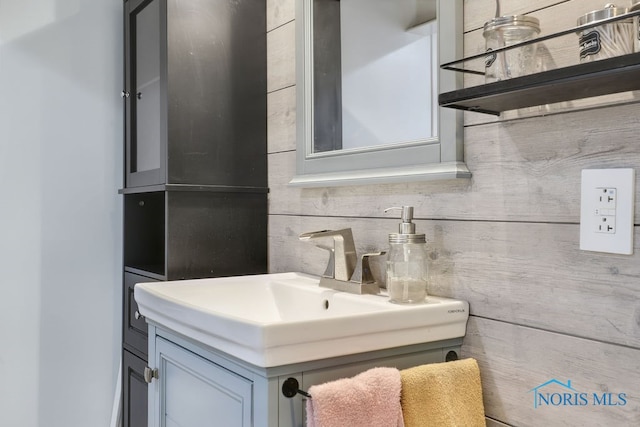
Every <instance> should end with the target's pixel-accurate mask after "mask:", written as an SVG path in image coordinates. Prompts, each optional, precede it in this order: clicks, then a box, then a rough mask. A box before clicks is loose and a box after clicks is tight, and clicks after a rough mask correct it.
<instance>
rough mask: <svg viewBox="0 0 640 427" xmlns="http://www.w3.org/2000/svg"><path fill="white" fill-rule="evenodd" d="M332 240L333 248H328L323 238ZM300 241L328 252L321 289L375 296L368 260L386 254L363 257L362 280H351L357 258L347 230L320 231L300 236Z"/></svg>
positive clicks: (378, 287) (375, 286)
mask: <svg viewBox="0 0 640 427" xmlns="http://www.w3.org/2000/svg"><path fill="white" fill-rule="evenodd" d="M325 237H331V238H332V239H333V244H332V245H327V244H326V243H323V242H322V241H318V242H316V240H323V239H322V238H325ZM299 238H300V240H303V241H307V240H308V241H312V240H313V243H314V244H315V245H316V246H317V247H319V248H321V249H325V250H327V251H329V263H328V264H327V268H326V270H325V272H324V274H323V275H322V277H321V278H320V286H322V287H325V288H330V289H335V290H338V291H343V292H350V293H354V294H377V293H379V292H380V286H379V285H378V283H377V282H376V280H375V278H374V277H373V274H372V272H371V268H370V265H369V258H370V257H373V256H380V255H384V254H385V253H386V252H376V253H369V254H364V255H362V278H361V280H360V281H356V280H353V279H354V273H355V271H356V263H357V255H356V245H355V243H354V241H353V233H352V232H351V229H350V228H345V229H342V230H320V231H311V232H309V233H302V234H301V235H300V236H299Z"/></svg>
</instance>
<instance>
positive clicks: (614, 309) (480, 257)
mask: <svg viewBox="0 0 640 427" xmlns="http://www.w3.org/2000/svg"><path fill="white" fill-rule="evenodd" d="M267 5H268V8H269V18H268V22H267V26H268V28H267V30H268V40H269V42H268V49H269V83H268V87H269V95H268V112H269V121H268V136H269V138H268V141H269V186H270V189H271V193H270V195H269V198H270V204H269V228H270V231H269V249H270V270H271V271H272V272H282V271H303V272H307V273H312V274H321V273H322V272H323V270H324V267H325V265H324V264H325V262H326V255H325V254H324V253H323V252H324V251H322V250H319V249H316V248H314V247H313V246H311V245H309V244H307V243H302V242H299V241H298V239H297V235H298V234H300V233H302V232H304V231H311V230H316V229H326V228H342V227H352V228H353V231H354V237H355V239H356V244H357V249H358V252H359V253H363V252H364V251H371V250H375V249H382V248H386V246H387V234H388V233H389V232H393V231H394V230H395V228H396V223H397V220H396V219H393V218H390V217H389V216H387V215H385V214H383V212H382V211H383V209H384V208H387V207H390V206H400V205H412V206H415V211H416V216H417V218H419V220H418V221H417V224H418V225H417V226H418V229H419V230H422V231H423V232H425V233H426V234H427V239H428V243H429V248H430V249H429V250H430V258H431V261H432V262H431V265H430V269H431V273H430V279H431V283H430V288H429V292H430V293H431V294H433V295H440V296H449V297H455V298H460V299H465V300H467V301H469V303H470V306H471V317H470V320H469V324H468V330H467V336H466V338H465V340H464V346H463V352H464V356H467V357H474V358H476V359H477V360H478V362H479V365H480V370H481V375H482V381H483V391H484V400H485V410H486V415H487V420H488V423H489V424H490V425H516V426H542V425H545V426H546V425H549V426H555V425H567V426H569V425H571V426H573V425H575V426H600V425H617V426H636V425H640V228H639V227H638V224H640V221H639V219H640V194H636V205H635V206H636V216H635V224H636V227H635V229H636V230H635V234H636V235H635V254H634V255H632V256H618V255H611V254H599V253H591V252H584V251H580V250H579V222H580V218H579V215H580V208H579V205H580V172H581V170H582V169H588V168H617V167H632V168H636V169H637V170H638V172H640V141H639V140H638V135H639V134H640V113H639V111H640V110H639V109H638V104H637V103H636V102H635V99H636V96H637V94H634V93H630V94H624V95H621V96H616V97H613V98H612V97H608V98H606V99H603V100H597V101H596V102H595V104H594V101H592V100H589V101H579V102H576V103H572V104H571V105H556V106H551V107H549V108H548V110H546V111H545V114H546V115H544V116H542V115H540V114H539V113H538V114H531V112H522V111H520V112H510V113H508V114H505V115H504V116H503V117H501V118H499V119H495V118H493V117H490V116H486V115H481V114H473V113H470V114H467V115H466V116H465V161H466V163H467V165H468V166H469V169H470V170H471V171H472V173H473V177H472V178H471V179H470V180H452V181H441V182H424V183H411V184H394V185H377V186H352V187H337V188H316V189H299V188H292V187H288V186H287V183H288V181H289V180H290V179H291V177H292V176H293V174H294V172H295V116H296V105H295V103H296V101H295V91H296V88H295V4H294V0H267ZM501 6H502V13H503V14H511V13H529V12H531V14H532V15H534V16H536V17H538V18H539V19H540V20H541V26H542V28H543V33H548V32H553V31H557V30H560V29H564V28H568V27H571V26H574V25H575V20H576V19H577V17H578V16H580V15H582V14H584V13H586V12H589V11H591V10H594V9H600V8H602V7H603V6H604V2H602V1H601V0H568V1H561V0H536V1H535V2H531V1H525V0H502V2H501ZM494 11H495V2H494V1H493V0H467V1H465V29H466V30H465V31H466V33H465V46H466V51H467V53H473V52H475V51H478V49H483V43H484V41H483V38H482V34H481V33H482V31H481V27H482V24H483V23H484V21H486V20H487V19H489V18H490V17H491V16H493V13H494ZM575 45H577V38H575V37H573V38H571V37H567V39H566V40H565V41H563V42H558V41H556V42H554V43H550V44H549V48H550V49H551V48H553V54H554V59H555V60H556V62H557V63H558V64H564V65H566V64H570V63H572V62H571V61H573V63H575V61H577V48H576V47H575ZM556 55H557V57H556ZM475 83H477V82H475ZM468 84H474V82H473V81H469V82H468ZM612 102H613V105H610V103H612ZM577 107H579V108H577ZM587 107H588V108H587ZM638 175H639V176H640V173H638ZM636 187H637V188H640V186H639V185H638V183H636ZM379 267H380V266H379ZM380 268H381V267H380ZM550 379H557V380H558V381H561V382H563V383H566V381H568V380H570V381H571V384H572V387H573V388H574V389H575V390H577V391H578V392H584V393H588V395H589V399H591V395H592V393H599V394H602V393H606V392H610V393H613V394H614V395H613V396H614V397H615V396H617V394H618V393H626V404H625V405H624V406H604V405H593V404H592V403H593V402H592V401H591V400H590V401H589V405H586V406H577V405H574V406H570V405H567V406H564V405H560V406H557V407H555V406H543V407H538V408H534V405H533V393H532V392H531V391H530V390H532V389H533V388H534V387H536V386H538V385H540V384H542V383H544V382H546V381H548V380H550ZM549 387H550V389H547V391H548V392H550V393H553V392H560V393H562V392H564V390H563V389H562V388H561V387H559V388H558V387H557V386H549Z"/></svg>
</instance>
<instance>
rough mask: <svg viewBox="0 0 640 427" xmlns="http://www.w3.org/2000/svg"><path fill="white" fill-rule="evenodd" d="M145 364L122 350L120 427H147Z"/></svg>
mask: <svg viewBox="0 0 640 427" xmlns="http://www.w3.org/2000/svg"><path fill="white" fill-rule="evenodd" d="M146 366H147V363H146V362H145V361H144V360H142V359H140V358H139V357H137V356H134V355H133V354H131V353H129V352H128V351H126V350H124V351H123V352H122V367H123V371H122V373H123V378H122V380H123V381H122V383H123V386H122V391H123V393H122V398H123V405H122V409H123V411H122V412H123V413H122V427H147V401H148V396H147V395H148V391H147V383H146V382H145V380H144V368H145V367H146Z"/></svg>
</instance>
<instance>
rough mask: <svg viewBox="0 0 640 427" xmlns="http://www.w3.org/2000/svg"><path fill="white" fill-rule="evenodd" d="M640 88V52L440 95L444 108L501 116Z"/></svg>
mask: <svg viewBox="0 0 640 427" xmlns="http://www.w3.org/2000/svg"><path fill="white" fill-rule="evenodd" d="M630 90H640V53H632V54H629V55H623V56H617V57H614V58H607V59H602V60H599V61H594V62H587V63H583V64H578V65H572V66H569V67H564V68H558V69H556V70H549V71H543V72H540V73H536V74H531V75H528V76H523V77H516V78H513V79H509V80H502V81H498V82H494V83H487V84H484V85H480V86H474V87H470V88H465V89H459V90H455V91H452V92H446V93H442V94H440V96H439V97H438V102H439V104H440V106H442V107H450V108H457V109H460V110H467V111H477V112H481V113H487V114H495V115H499V114H500V113H502V112H503V111H508V110H515V109H518V108H526V107H532V106H537V105H545V104H552V103H555V102H564V101H572V100H575V99H582V98H589V97H593V96H599V95H607V94H612V93H620V92H626V91H630Z"/></svg>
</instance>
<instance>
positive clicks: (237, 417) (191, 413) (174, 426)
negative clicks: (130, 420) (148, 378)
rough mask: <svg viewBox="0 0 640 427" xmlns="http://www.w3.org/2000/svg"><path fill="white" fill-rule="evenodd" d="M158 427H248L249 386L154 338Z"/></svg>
mask: <svg viewBox="0 0 640 427" xmlns="http://www.w3.org/2000/svg"><path fill="white" fill-rule="evenodd" d="M155 353H156V354H155V363H156V364H157V365H158V370H159V375H158V377H159V378H158V384H156V393H157V394H156V396H155V399H156V404H155V408H156V410H157V411H158V413H157V414H158V415H159V417H158V419H159V420H160V424H159V425H160V426H163V427H164V426H166V427H202V426H205V425H211V426H225V427H249V426H252V425H253V420H252V416H253V414H252V407H253V383H252V382H251V381H250V380H248V379H246V378H244V377H241V376H240V375H237V374H235V373H233V372H231V371H229V370H227V369H225V368H222V367H221V366H219V365H216V364H215V363H213V362H211V361H209V360H207V359H204V358H202V357H200V356H198V355H196V354H194V353H192V352H190V351H188V350H186V349H184V348H182V347H180V346H178V345H176V344H174V343H172V342H170V341H167V340H164V339H162V338H156V352H155Z"/></svg>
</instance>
